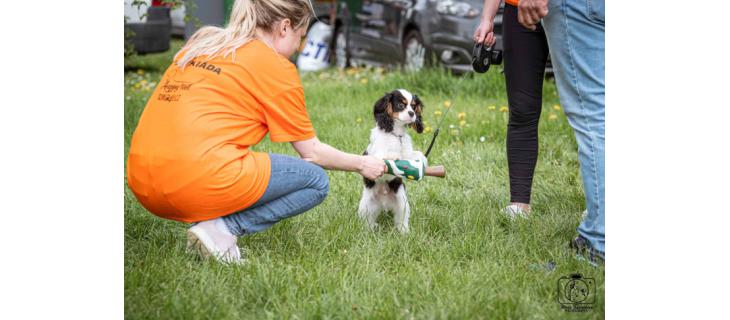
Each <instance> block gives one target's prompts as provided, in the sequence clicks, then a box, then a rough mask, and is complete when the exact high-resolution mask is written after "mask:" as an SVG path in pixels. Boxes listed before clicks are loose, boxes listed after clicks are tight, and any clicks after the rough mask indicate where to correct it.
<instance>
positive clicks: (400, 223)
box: [358, 89, 428, 233]
mask: <svg viewBox="0 0 730 320" xmlns="http://www.w3.org/2000/svg"><path fill="white" fill-rule="evenodd" d="M423 108H424V106H423V103H422V102H421V100H420V99H418V96H416V95H414V94H412V93H410V92H408V91H407V90H405V89H397V90H393V91H391V92H388V93H386V94H385V95H384V96H383V97H382V98H380V99H379V100H378V101H377V102H376V103H375V106H374V107H373V116H374V117H375V124H376V125H375V128H373V129H372V130H371V131H370V143H369V145H368V147H367V149H366V150H365V152H364V153H363V154H364V155H372V156H375V157H378V158H381V159H386V160H395V159H408V160H417V159H420V160H421V161H423V163H424V164H426V165H428V162H427V160H426V157H425V156H424V155H423V153H421V152H420V151H414V150H413V140H412V139H411V137H410V136H409V135H408V133H407V132H406V131H407V129H408V127H411V128H413V129H414V130H416V132H418V133H422V132H423V122H422V120H421V113H422V112H423ZM364 182H365V186H364V187H363V192H362V198H360V206H359V208H358V215H359V216H360V218H362V219H363V220H365V221H366V222H367V224H368V226H369V227H370V228H371V229H376V228H377V227H378V223H377V219H378V216H380V213H381V212H382V211H386V210H389V211H391V212H393V219H394V224H395V227H396V228H397V229H398V231H400V232H401V233H408V231H409V227H408V221H409V219H410V215H411V208H410V206H409V205H408V197H407V196H406V188H405V185H404V184H403V181H402V179H401V178H399V177H396V176H393V175H390V174H384V175H383V176H382V177H380V178H378V179H377V180H370V179H367V178H364Z"/></svg>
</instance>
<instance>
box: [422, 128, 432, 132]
mask: <svg viewBox="0 0 730 320" xmlns="http://www.w3.org/2000/svg"><path fill="white" fill-rule="evenodd" d="M423 132H425V133H429V132H431V127H426V128H425V129H423Z"/></svg>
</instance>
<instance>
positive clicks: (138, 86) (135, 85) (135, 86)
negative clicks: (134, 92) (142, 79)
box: [134, 83, 142, 89]
mask: <svg viewBox="0 0 730 320" xmlns="http://www.w3.org/2000/svg"><path fill="white" fill-rule="evenodd" d="M140 87H142V86H141V85H140V84H139V83H135V84H134V88H135V89H139V88H140Z"/></svg>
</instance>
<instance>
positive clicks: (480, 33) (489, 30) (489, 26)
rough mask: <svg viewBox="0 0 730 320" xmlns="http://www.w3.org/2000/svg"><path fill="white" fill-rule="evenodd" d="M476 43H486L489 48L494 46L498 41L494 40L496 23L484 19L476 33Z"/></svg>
mask: <svg viewBox="0 0 730 320" xmlns="http://www.w3.org/2000/svg"><path fill="white" fill-rule="evenodd" d="M474 42H476V43H482V42H483V43H484V44H486V45H487V46H488V47H491V46H493V45H494V42H496V39H495V38H494V23H493V22H492V19H484V18H482V21H481V22H480V23H479V27H477V29H476V30H475V31H474Z"/></svg>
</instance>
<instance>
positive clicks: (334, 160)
mask: <svg viewBox="0 0 730 320" xmlns="http://www.w3.org/2000/svg"><path fill="white" fill-rule="evenodd" d="M291 144H292V146H293V147H294V150H296V151H297V152H298V153H299V155H300V156H301V157H302V159H304V160H306V161H311V162H314V163H315V164H317V165H319V166H320V167H323V168H325V169H334V170H342V171H357V172H359V173H360V174H361V175H362V176H363V177H365V178H368V179H370V180H375V179H377V178H379V177H380V176H382V175H383V173H384V172H385V170H387V167H386V166H385V163H384V162H383V160H382V159H378V158H376V157H373V156H360V155H355V154H351V153H346V152H342V151H340V150H337V149H335V148H333V147H332V146H330V145H328V144H326V143H322V142H321V141H319V139H317V137H314V138H312V139H309V140H304V141H294V142H292V143H291Z"/></svg>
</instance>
